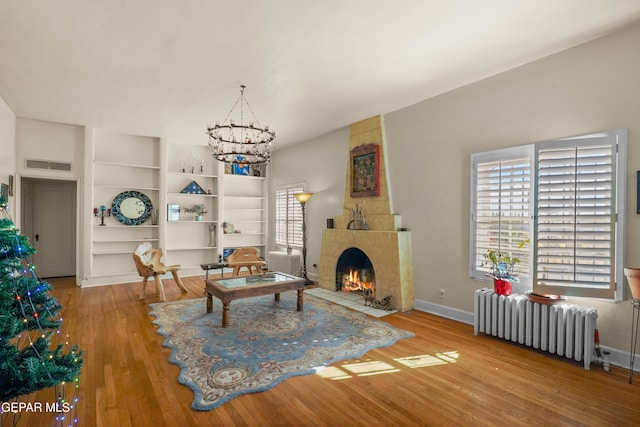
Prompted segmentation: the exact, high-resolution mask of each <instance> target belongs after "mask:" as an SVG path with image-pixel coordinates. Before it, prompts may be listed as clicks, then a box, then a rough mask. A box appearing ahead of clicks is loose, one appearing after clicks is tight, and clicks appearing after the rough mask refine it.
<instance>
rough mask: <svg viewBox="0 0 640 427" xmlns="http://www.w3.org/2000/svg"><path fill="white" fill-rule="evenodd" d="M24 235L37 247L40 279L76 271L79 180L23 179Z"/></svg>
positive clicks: (36, 257) (37, 270) (34, 260)
mask: <svg viewBox="0 0 640 427" xmlns="http://www.w3.org/2000/svg"><path fill="white" fill-rule="evenodd" d="M22 188H23V193H22V194H23V202H22V212H23V217H22V218H23V223H22V224H23V227H24V234H25V235H27V236H28V237H29V242H30V243H31V245H32V246H33V247H34V248H35V249H36V253H35V254H34V256H33V259H32V262H33V265H34V266H35V268H36V274H37V275H38V277H40V278H47V277H63V276H74V275H75V274H76V183H75V182H74V181H53V180H40V179H28V178H25V179H24V180H23V187H22Z"/></svg>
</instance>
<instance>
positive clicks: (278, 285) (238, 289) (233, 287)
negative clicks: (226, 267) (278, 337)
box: [205, 272, 305, 328]
mask: <svg viewBox="0 0 640 427" xmlns="http://www.w3.org/2000/svg"><path fill="white" fill-rule="evenodd" d="M205 283H206V286H205V292H206V295H207V313H211V312H212V311H213V300H212V298H213V297H214V296H215V297H216V298H218V299H219V300H220V301H222V327H223V328H226V327H227V326H229V306H230V304H231V301H233V300H236V299H242V298H251V297H257V296H261V295H269V294H275V300H276V301H280V292H286V291H294V290H295V291H298V311H303V309H304V301H303V296H302V293H303V292H304V288H305V286H304V283H305V280H304V279H303V278H301V277H296V276H292V275H290V274H285V273H280V272H272V273H266V274H259V275H254V276H243V277H233V278H230V279H218V280H206V281H205Z"/></svg>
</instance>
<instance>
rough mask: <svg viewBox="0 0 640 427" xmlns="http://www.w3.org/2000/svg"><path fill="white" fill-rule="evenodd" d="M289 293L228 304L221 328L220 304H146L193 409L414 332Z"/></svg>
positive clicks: (308, 371)
mask: <svg viewBox="0 0 640 427" xmlns="http://www.w3.org/2000/svg"><path fill="white" fill-rule="evenodd" d="M296 297H297V294H296V293H295V292H287V293H283V294H281V297H280V301H279V302H275V301H274V298H273V295H269V296H264V297H256V298H249V299H244V300H238V301H232V302H231V316H230V317H231V324H230V326H229V327H227V328H222V326H221V324H222V304H221V303H220V301H218V300H216V299H215V298H214V299H213V300H214V305H213V313H210V314H207V313H206V308H205V299H204V298H199V299H190V300H181V301H174V302H164V303H156V304H151V308H152V311H151V315H152V316H155V318H156V320H155V321H154V322H153V323H155V324H156V325H158V326H159V327H160V328H159V329H158V333H159V334H161V335H163V336H164V337H165V340H164V344H163V345H164V346H165V347H169V348H171V357H170V359H169V361H170V362H171V363H175V364H177V365H178V366H180V368H181V372H180V376H179V378H178V381H179V382H180V383H181V384H184V385H186V386H187V387H189V388H190V389H191V390H193V392H194V394H195V397H194V401H193V405H192V406H193V408H194V409H197V410H201V411H207V410H210V409H214V408H216V407H218V406H220V405H222V404H223V403H225V402H227V401H229V400H231V399H233V398H234V397H236V396H239V395H241V394H246V393H256V392H261V391H265V390H268V389H270V388H272V387H274V386H275V385H276V384H278V383H280V382H281V381H283V380H285V379H286V378H289V377H292V376H296V375H309V374H313V373H315V372H316V369H317V368H321V367H323V366H327V365H330V364H332V363H334V362H336V361H338V360H345V359H352V358H357V357H360V356H362V355H363V354H364V353H366V352H367V351H368V350H371V349H373V348H378V347H386V346H389V345H391V344H393V343H395V342H396V341H397V340H399V339H401V338H408V337H412V336H414V334H413V333H411V332H406V331H403V330H400V329H397V328H394V327H393V326H391V325H389V324H387V323H385V322H382V321H380V320H373V319H370V318H368V317H367V316H365V315H364V314H362V313H358V312H354V311H351V310H348V309H346V308H344V307H341V306H339V305H336V304H332V303H330V302H328V301H325V300H322V299H320V298H316V297H314V296H312V295H305V303H304V311H303V312H298V311H296Z"/></svg>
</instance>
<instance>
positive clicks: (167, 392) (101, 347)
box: [19, 277, 640, 427]
mask: <svg viewBox="0 0 640 427" xmlns="http://www.w3.org/2000/svg"><path fill="white" fill-rule="evenodd" d="M183 282H184V285H185V286H186V287H187V289H188V290H189V292H188V294H181V293H180V292H179V290H178V288H177V287H176V286H175V284H174V283H173V282H172V281H171V280H165V281H164V283H165V290H166V294H167V300H168V301H171V300H175V299H181V298H198V297H202V296H203V287H204V284H203V277H192V278H185V279H183ZM50 283H52V284H53V285H54V290H53V291H52V293H53V295H54V296H55V297H56V298H58V300H59V301H60V303H61V304H63V305H64V306H65V311H64V319H65V329H66V330H67V331H68V333H69V335H70V341H71V342H72V343H77V344H79V345H80V346H81V348H82V349H83V350H84V367H83V371H82V375H81V377H80V388H79V396H80V401H79V402H78V408H77V413H76V415H77V417H78V419H79V425H84V426H108V427H111V426H118V427H123V426H136V427H138V426H154V427H161V426H347V425H348V426H457V425H461V426H467V425H470V426H496V425H500V426H502V425H508V426H538V425H540V426H542V425H544V426H632V425H638V421H639V420H640V405H639V404H638V402H639V401H640V375H638V376H637V380H636V383H634V384H629V383H628V372H627V371H626V370H623V369H620V368H617V367H612V371H611V372H604V371H603V370H602V368H601V367H600V366H597V365H592V369H591V370H590V371H585V370H584V369H583V367H582V364H581V363H578V362H571V361H568V360H567V359H564V358H558V357H554V356H551V355H549V354H547V353H541V352H536V351H533V350H531V349H529V348H525V347H521V346H518V345H515V344H511V343H508V342H505V341H502V340H499V339H495V338H492V337H486V336H474V335H473V328H472V327H471V326H469V325H465V324H462V323H458V322H455V321H451V320H448V319H444V318H441V317H437V316H433V315H430V314H427V313H424V312H420V311H417V310H413V311H409V312H406V313H399V314H393V315H389V316H386V317H384V318H383V320H385V321H387V322H388V323H390V324H392V325H394V326H396V327H398V328H401V329H405V330H409V331H413V332H414V333H415V334H416V337H415V338H410V339H404V340H401V341H399V342H398V343H396V344H395V345H393V346H390V347H387V348H382V349H377V350H373V351H369V352H368V353H366V354H365V355H364V356H363V357H362V358H360V359H358V360H347V361H343V362H339V363H336V364H334V365H332V367H331V368H328V369H325V370H324V371H323V372H322V373H321V374H316V375H309V376H302V377H295V378H291V379H288V380H285V381H284V382H282V383H280V384H279V385H277V386H276V387H274V388H273V389H271V390H269V391H266V392H263V393H256V394H249V395H244V396H240V397H238V398H235V399H233V400H231V401H229V402H227V403H225V404H223V405H222V406H221V407H219V408H217V409H215V410H212V411H207V412H199V411H195V410H193V409H191V402H192V400H193V393H192V392H191V390H189V389H188V388H187V387H185V386H183V385H180V384H179V383H178V381H177V378H178V374H179V368H178V367H177V366H176V365H173V364H170V363H169V362H168V359H169V354H170V352H169V349H167V348H164V347H162V337H161V336H160V335H158V334H157V333H156V327H155V325H153V324H152V323H151V322H152V320H153V319H152V317H150V316H149V308H148V306H147V304H148V303H150V302H156V301H157V299H156V296H155V295H152V294H151V293H149V295H148V296H147V299H146V301H140V300H138V292H139V290H140V284H139V283H137V284H122V285H115V286H103V287H95V288H84V289H80V288H77V287H75V286H74V285H73V283H71V282H70V281H69V280H51V281H50ZM148 290H149V287H148ZM48 399H49V400H50V398H49V397H46V395H45V394H44V392H40V394H38V395H36V396H34V397H33V400H36V401H37V400H41V401H44V400H48ZM19 425H24V426H42V425H51V419H50V417H49V418H46V417H45V414H33V413H24V414H23V415H22V419H21V420H20V424H19Z"/></svg>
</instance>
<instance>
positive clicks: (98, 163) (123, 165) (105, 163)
mask: <svg viewBox="0 0 640 427" xmlns="http://www.w3.org/2000/svg"><path fill="white" fill-rule="evenodd" d="M93 164H94V165H95V166H117V167H121V168H138V169H155V170H160V166H154V165H140V164H136V163H123V162H108V161H101V160H95V161H94V162H93Z"/></svg>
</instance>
